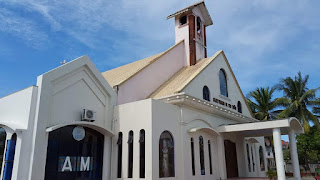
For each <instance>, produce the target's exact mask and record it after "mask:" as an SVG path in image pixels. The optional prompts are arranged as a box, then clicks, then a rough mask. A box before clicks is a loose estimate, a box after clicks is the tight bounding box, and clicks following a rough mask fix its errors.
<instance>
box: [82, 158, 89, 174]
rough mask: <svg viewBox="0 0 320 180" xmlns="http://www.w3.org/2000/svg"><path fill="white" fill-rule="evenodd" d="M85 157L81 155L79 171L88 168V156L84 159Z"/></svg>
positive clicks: (87, 169)
mask: <svg viewBox="0 0 320 180" xmlns="http://www.w3.org/2000/svg"><path fill="white" fill-rule="evenodd" d="M84 158H85V157H81V164H80V171H89V170H90V169H89V168H90V157H86V158H87V160H86V161H85V160H84Z"/></svg>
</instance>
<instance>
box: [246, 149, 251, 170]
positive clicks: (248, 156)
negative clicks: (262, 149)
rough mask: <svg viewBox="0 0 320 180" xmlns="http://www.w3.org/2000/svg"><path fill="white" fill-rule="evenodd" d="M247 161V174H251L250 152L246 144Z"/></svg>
mask: <svg viewBox="0 0 320 180" xmlns="http://www.w3.org/2000/svg"><path fill="white" fill-rule="evenodd" d="M247 159H248V169H249V172H251V162H250V151H249V145H248V144H247Z"/></svg>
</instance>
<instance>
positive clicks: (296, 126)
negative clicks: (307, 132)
mask: <svg viewBox="0 0 320 180" xmlns="http://www.w3.org/2000/svg"><path fill="white" fill-rule="evenodd" d="M289 125H290V127H291V129H292V130H294V132H295V133H297V134H301V133H304V129H303V127H302V126H301V124H300V122H299V120H298V119H297V118H295V117H291V118H289Z"/></svg>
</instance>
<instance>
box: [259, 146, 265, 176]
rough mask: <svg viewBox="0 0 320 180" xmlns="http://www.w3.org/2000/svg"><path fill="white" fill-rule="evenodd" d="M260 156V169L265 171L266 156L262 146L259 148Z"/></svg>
mask: <svg viewBox="0 0 320 180" xmlns="http://www.w3.org/2000/svg"><path fill="white" fill-rule="evenodd" d="M259 156H260V169H261V171H265V170H266V169H265V166H264V155H263V148H262V146H260V147H259Z"/></svg>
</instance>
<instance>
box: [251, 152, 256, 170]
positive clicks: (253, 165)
mask: <svg viewBox="0 0 320 180" xmlns="http://www.w3.org/2000/svg"><path fill="white" fill-rule="evenodd" d="M251 157H252V171H253V172H254V171H255V169H254V167H255V165H256V164H255V163H254V158H253V148H252V146H251Z"/></svg>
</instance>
